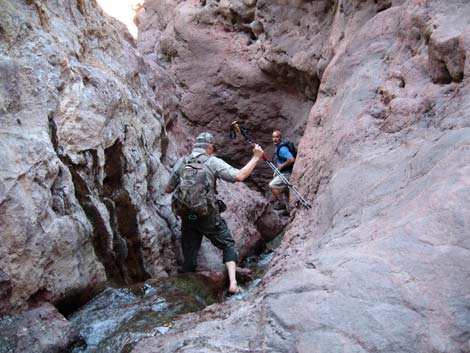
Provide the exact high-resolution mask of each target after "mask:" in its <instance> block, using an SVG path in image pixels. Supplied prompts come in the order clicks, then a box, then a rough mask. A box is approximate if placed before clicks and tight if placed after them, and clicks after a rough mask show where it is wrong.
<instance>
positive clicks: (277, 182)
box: [269, 173, 290, 189]
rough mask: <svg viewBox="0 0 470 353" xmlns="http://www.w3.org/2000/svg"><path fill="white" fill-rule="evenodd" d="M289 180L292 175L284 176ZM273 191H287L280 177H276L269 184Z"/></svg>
mask: <svg viewBox="0 0 470 353" xmlns="http://www.w3.org/2000/svg"><path fill="white" fill-rule="evenodd" d="M282 175H283V176H284V177H285V178H286V179H287V180H289V178H290V173H286V174H282ZM269 187H270V188H271V189H286V188H287V185H286V184H284V183H283V182H282V180H281V177H280V176H279V175H276V176H275V177H274V179H273V180H271V182H270V183H269Z"/></svg>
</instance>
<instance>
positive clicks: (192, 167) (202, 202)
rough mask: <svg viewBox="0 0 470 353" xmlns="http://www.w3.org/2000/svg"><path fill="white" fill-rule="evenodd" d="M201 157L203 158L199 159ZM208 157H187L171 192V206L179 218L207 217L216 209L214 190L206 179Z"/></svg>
mask: <svg viewBox="0 0 470 353" xmlns="http://www.w3.org/2000/svg"><path fill="white" fill-rule="evenodd" d="M201 157H203V158H201ZM208 158H209V157H208V156H205V155H202V156H198V157H196V158H191V157H188V159H186V161H185V162H184V166H183V168H182V169H181V172H180V175H179V177H180V182H179V184H178V186H177V187H176V189H175V191H174V192H173V197H172V200H171V206H172V209H173V212H174V213H175V214H176V215H178V216H180V217H184V216H188V215H196V216H199V217H203V216H207V215H209V214H210V213H213V212H214V211H215V210H217V209H218V206H217V198H216V195H215V188H214V187H213V186H212V185H210V183H209V179H208V177H207V173H208V170H207V166H206V164H205V163H206V162H207V160H208Z"/></svg>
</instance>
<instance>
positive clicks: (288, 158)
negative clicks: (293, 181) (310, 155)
mask: <svg viewBox="0 0 470 353" xmlns="http://www.w3.org/2000/svg"><path fill="white" fill-rule="evenodd" d="M272 139H273V143H274V158H273V159H274V165H275V166H276V167H277V169H279V171H280V172H281V173H282V174H283V176H285V177H286V179H288V180H289V177H290V174H291V173H292V168H293V166H294V162H295V157H294V156H293V155H292V153H291V152H290V151H289V148H287V147H286V146H284V145H283V143H282V133H281V131H279V130H274V131H273V135H272ZM269 188H270V189H271V192H272V193H273V196H274V203H273V206H272V207H273V208H274V209H275V210H282V209H287V204H286V202H289V189H288V187H287V185H286V184H284V183H283V182H282V180H281V178H280V177H279V176H278V175H274V178H273V180H271V182H270V183H269ZM283 198H285V200H283Z"/></svg>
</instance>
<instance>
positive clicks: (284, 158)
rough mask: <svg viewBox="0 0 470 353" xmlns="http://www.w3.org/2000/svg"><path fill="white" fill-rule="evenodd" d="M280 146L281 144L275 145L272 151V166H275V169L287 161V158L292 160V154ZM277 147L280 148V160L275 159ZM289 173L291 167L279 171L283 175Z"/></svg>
mask: <svg viewBox="0 0 470 353" xmlns="http://www.w3.org/2000/svg"><path fill="white" fill-rule="evenodd" d="M281 144H282V142H281V143H279V145H277V146H276V148H275V149H274V164H275V165H276V167H278V166H279V165H281V164H282V163H284V162H285V161H287V160H288V159H289V158H294V156H293V155H292V153H290V151H289V149H288V148H287V147H286V146H281ZM279 146H281V149H280V150H279V157H280V158H277V155H278V153H277V150H278V149H279ZM291 171H292V167H291V168H286V169H283V170H281V172H282V173H284V174H287V173H290V172H291Z"/></svg>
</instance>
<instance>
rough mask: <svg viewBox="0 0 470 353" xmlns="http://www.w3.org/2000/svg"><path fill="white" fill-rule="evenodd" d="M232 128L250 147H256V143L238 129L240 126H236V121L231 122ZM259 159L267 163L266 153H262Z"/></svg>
mask: <svg viewBox="0 0 470 353" xmlns="http://www.w3.org/2000/svg"><path fill="white" fill-rule="evenodd" d="M232 127H233V128H234V129H235V131H236V133H237V134H239V135H242V136H243V137H244V138H245V140H247V141H248V143H249V144H250V145H251V146H252V147H254V146H255V145H256V143H255V142H253V141H252V140H251V138H250V136H248V134H247V133H246V131H244V130H242V129H240V126H239V125H238V122H237V121H236V120H235V121H233V122H232ZM261 158H263V160H265V161H269V157H268V156H267V155H266V153H263V155H262V156H261Z"/></svg>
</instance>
